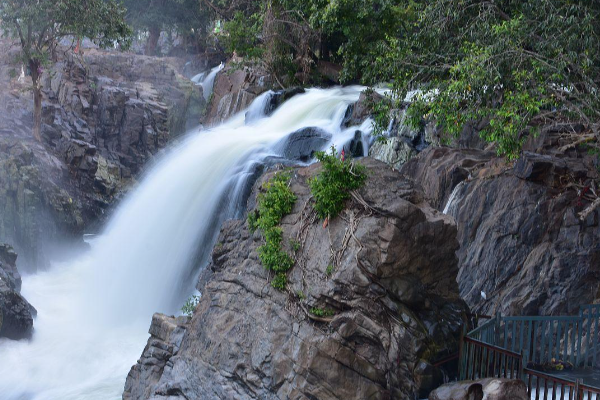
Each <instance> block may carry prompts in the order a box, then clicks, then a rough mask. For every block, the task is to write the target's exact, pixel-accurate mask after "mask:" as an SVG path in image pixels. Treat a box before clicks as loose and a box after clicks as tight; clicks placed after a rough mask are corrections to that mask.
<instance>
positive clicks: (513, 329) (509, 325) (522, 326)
mask: <svg viewBox="0 0 600 400" xmlns="http://www.w3.org/2000/svg"><path fill="white" fill-rule="evenodd" d="M599 328H600V304H599V305H588V306H583V307H581V308H580V311H579V315H577V316H547V317H541V316H522V317H502V316H501V315H497V316H496V317H494V318H492V319H490V320H489V321H487V322H485V323H483V324H482V325H480V326H479V327H477V328H475V329H473V330H472V331H470V332H469V333H467V334H466V335H464V337H463V338H462V340H461V346H460V351H459V353H460V356H459V377H460V379H461V380H467V379H469V380H473V379H481V378H491V377H498V378H510V379H522V380H523V381H525V382H526V383H527V387H528V391H529V394H530V395H535V399H536V400H539V399H540V396H542V398H543V399H544V400H547V399H549V398H551V399H552V400H556V399H561V400H564V399H565V398H568V399H569V400H594V399H595V400H600V388H596V387H593V386H589V385H584V384H583V383H582V382H580V381H573V380H569V379H565V378H560V377H557V376H555V375H551V374H548V373H546V372H542V371H540V370H539V369H542V368H550V369H552V368H557V369H561V368H567V369H568V368H595V367H597V365H598V364H597V363H598V362H599V361H600V360H598V358H600V357H597V353H598V350H600V345H599V344H598V343H599V342H600V340H599V332H600V330H599ZM594 395H595V397H594ZM549 396H550V397H549ZM565 396H567V397H565Z"/></svg>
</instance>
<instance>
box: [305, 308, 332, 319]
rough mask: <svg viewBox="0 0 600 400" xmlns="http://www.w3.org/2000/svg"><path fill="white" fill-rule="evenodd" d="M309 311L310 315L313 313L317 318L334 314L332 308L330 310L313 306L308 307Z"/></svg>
mask: <svg viewBox="0 0 600 400" xmlns="http://www.w3.org/2000/svg"><path fill="white" fill-rule="evenodd" d="M310 313H311V314H312V315H314V316H315V317H319V318H323V317H331V316H333V315H335V312H334V311H333V310H330V309H328V308H325V309H323V308H317V307H313V308H311V309H310Z"/></svg>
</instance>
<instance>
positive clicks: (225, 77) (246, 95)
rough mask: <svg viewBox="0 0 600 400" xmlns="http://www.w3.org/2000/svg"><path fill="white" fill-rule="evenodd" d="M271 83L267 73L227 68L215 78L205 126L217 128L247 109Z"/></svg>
mask: <svg viewBox="0 0 600 400" xmlns="http://www.w3.org/2000/svg"><path fill="white" fill-rule="evenodd" d="M270 86H271V81H270V77H269V75H268V73H267V72H266V71H260V70H255V69H249V68H247V67H245V68H243V69H234V68H233V67H231V66H227V67H226V68H225V69H223V70H222V71H221V72H219V73H218V74H217V76H216V78H215V84H214V88H213V94H212V98H211V101H210V103H209V105H208V111H207V114H206V117H205V118H204V121H203V122H204V124H205V125H207V126H215V125H217V124H219V123H221V122H223V121H225V120H226V119H227V118H229V117H231V116H232V115H234V114H237V113H238V112H241V111H243V110H244V109H246V108H247V107H248V106H249V105H250V103H252V101H253V100H254V99H256V98H257V97H258V96H259V95H260V94H262V93H264V92H266V91H267V90H268V89H269V87H270Z"/></svg>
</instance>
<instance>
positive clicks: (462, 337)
mask: <svg viewBox="0 0 600 400" xmlns="http://www.w3.org/2000/svg"><path fill="white" fill-rule="evenodd" d="M466 331H467V326H466V325H463V326H462V328H461V329H460V340H459V342H458V378H459V380H463V378H464V375H463V370H462V368H463V364H464V361H463V359H464V356H463V348H464V343H465V334H466Z"/></svg>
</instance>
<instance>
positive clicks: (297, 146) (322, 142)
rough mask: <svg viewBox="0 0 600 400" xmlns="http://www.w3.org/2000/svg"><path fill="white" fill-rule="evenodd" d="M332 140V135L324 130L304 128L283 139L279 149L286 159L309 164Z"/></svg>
mask: <svg viewBox="0 0 600 400" xmlns="http://www.w3.org/2000/svg"><path fill="white" fill-rule="evenodd" d="M330 140H331V135H330V134H329V133H327V132H325V131H324V130H322V129H319V128H303V129H300V130H299V131H297V132H294V133H292V134H290V135H289V136H288V137H286V138H285V139H283V140H282V141H281V143H280V144H279V145H278V147H279V148H281V153H282V155H283V156H284V157H285V158H287V159H289V160H298V161H303V162H307V161H309V160H311V159H312V158H313V157H314V154H315V152H317V151H320V150H324V147H325V146H326V145H327V143H329V141H330ZM325 150H326V149H325Z"/></svg>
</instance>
